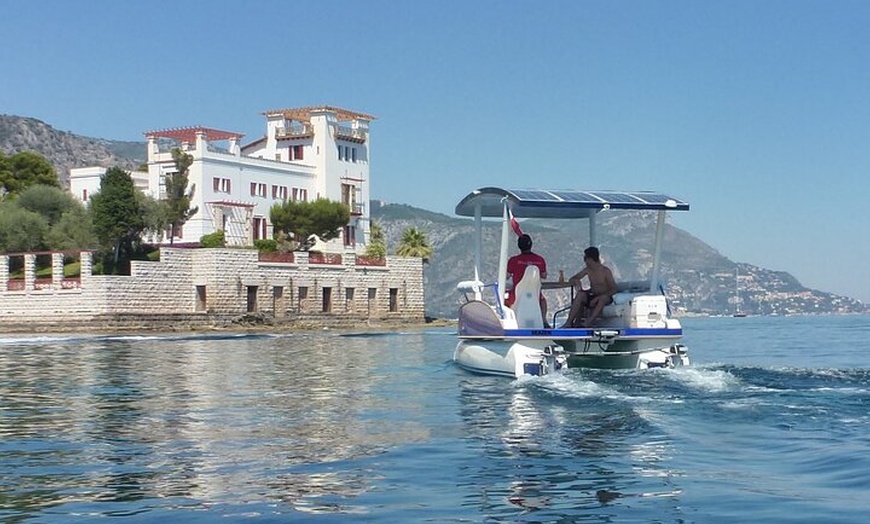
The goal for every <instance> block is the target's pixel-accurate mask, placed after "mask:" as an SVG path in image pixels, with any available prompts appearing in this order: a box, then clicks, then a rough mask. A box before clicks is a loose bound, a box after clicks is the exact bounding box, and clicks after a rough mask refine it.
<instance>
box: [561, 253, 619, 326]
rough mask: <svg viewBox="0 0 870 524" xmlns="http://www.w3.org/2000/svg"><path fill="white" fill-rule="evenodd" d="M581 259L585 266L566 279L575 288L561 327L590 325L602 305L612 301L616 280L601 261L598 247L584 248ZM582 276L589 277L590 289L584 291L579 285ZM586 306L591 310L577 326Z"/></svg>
mask: <svg viewBox="0 0 870 524" xmlns="http://www.w3.org/2000/svg"><path fill="white" fill-rule="evenodd" d="M583 260H584V261H585V262H586V267H584V268H583V269H582V270H581V271H580V272H579V273H577V274H576V275H574V276H573V277H571V278H569V279H568V282H570V283H571V284H572V285H573V286H574V289H575V290H576V296H575V297H574V302H573V303H572V304H571V311H570V312H569V313H568V320H567V321H566V322H565V325H564V326H563V327H569V328H570V327H589V326H591V325H592V323H593V322H595V321H596V320H597V319H598V317H599V316H601V311H603V310H604V306H606V305H607V304H610V303H611V302H613V295H614V294H615V293H616V281H615V280H614V279H613V273H612V272H611V271H610V269H609V268H608V267H607V266H605V265H604V264H602V263H601V258H600V254H599V253H598V248H597V247H588V248H586V251H584V252H583ZM583 277H589V284H590V289H589V290H588V291H584V290H583V289H582V288H581V287H580V280H581V279H582V278H583ZM587 307H588V308H589V309H590V310H591V312H590V313H589V314H588V315H587V316H586V319H585V321H584V322H583V324H582V325H581V326H577V324H578V322H579V321H580V319H581V318H583V315H582V314H581V313H583V310H584V309H586V308H587Z"/></svg>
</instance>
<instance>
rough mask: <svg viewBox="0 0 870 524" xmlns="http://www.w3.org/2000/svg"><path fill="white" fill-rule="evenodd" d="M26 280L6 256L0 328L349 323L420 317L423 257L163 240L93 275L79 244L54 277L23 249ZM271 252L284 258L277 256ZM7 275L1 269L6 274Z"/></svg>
mask: <svg viewBox="0 0 870 524" xmlns="http://www.w3.org/2000/svg"><path fill="white" fill-rule="evenodd" d="M23 257H24V268H25V271H24V279H23V283H22V281H21V279H18V280H16V281H12V280H10V279H9V275H10V273H9V255H2V256H0V285H2V283H4V282H6V283H7V284H6V285H5V286H3V287H2V288H0V329H2V328H4V327H9V326H13V325H17V326H20V325H32V326H33V327H34V328H36V327H40V326H52V327H59V328H62V327H64V326H65V325H69V326H76V327H78V326H85V327H86V326H87V324H88V323H89V322H92V323H93V325H95V326H96V325H99V326H100V327H110V326H112V325H118V326H119V327H130V325H135V324H145V325H147V326H150V327H152V328H153V327H156V326H159V325H160V323H161V322H166V323H167V328H169V327H170V324H184V325H187V326H189V327H196V326H200V325H201V326H203V327H205V326H214V325H227V324H228V323H233V322H237V321H239V319H242V321H244V319H245V318H247V319H248V320H249V321H251V322H267V323H271V324H275V325H292V324H294V323H297V324H306V325H322V326H330V327H333V326H335V327H344V326H347V327H353V326H356V325H365V324H369V323H377V324H389V323H396V324H400V323H406V322H415V323H416V322H423V321H424V295H423V265H422V261H421V259H419V258H410V257H398V256H387V257H386V262H385V264H383V265H377V264H372V262H371V261H370V260H360V263H359V264H357V261H356V256H355V255H354V254H352V253H350V254H341V255H340V256H335V255H333V256H331V257H328V258H326V259H323V260H322V261H324V262H328V263H323V264H310V263H309V253H304V252H301V253H294V254H293V256H292V257H289V258H290V259H291V260H292V261H281V260H277V261H276V260H265V258H266V257H264V260H263V261H261V260H260V258H259V253H258V252H257V251H256V250H252V249H179V248H167V247H164V248H161V250H160V260H159V261H157V262H143V261H133V262H131V268H130V273H131V274H130V276H118V275H93V274H91V267H92V256H91V253H89V252H82V253H81V254H80V257H81V268H82V270H81V276H80V277H79V278H78V279H77V280H76V279H64V278H63V263H62V259H63V254H62V253H53V254H52V257H53V258H52V278H51V280H50V281H46V279H40V281H39V282H38V283H37V279H36V278H35V273H36V271H35V260H36V255H35V254H24V255H23ZM271 258H272V259H275V258H281V257H271ZM4 277H5V278H4Z"/></svg>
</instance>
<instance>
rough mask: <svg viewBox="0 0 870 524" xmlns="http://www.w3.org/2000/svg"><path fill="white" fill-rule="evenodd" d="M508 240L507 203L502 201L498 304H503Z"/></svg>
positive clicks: (508, 220)
mask: <svg viewBox="0 0 870 524" xmlns="http://www.w3.org/2000/svg"><path fill="white" fill-rule="evenodd" d="M509 239H510V219H509V218H508V201H507V199H505V200H504V210H503V211H502V217H501V252H500V253H499V256H498V290H497V291H498V293H496V295H497V297H496V298H497V299H498V303H499V304H504V293H505V284H506V282H507V259H508V256H507V253H508V243H509Z"/></svg>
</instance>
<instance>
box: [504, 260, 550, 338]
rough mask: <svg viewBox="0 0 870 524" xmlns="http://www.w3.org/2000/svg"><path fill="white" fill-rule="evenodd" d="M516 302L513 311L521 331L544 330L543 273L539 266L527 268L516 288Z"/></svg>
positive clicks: (512, 307)
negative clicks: (542, 315) (542, 314)
mask: <svg viewBox="0 0 870 524" xmlns="http://www.w3.org/2000/svg"><path fill="white" fill-rule="evenodd" d="M514 296H515V297H516V299H515V300H514V304H513V306H511V309H513V311H514V315H515V316H516V318H517V327H518V328H520V329H543V327H544V319H543V318H542V317H541V300H540V298H541V273H540V271H539V270H538V266H533V265H529V266H526V271H525V273H523V278H522V279H520V281H519V283H518V284H517V285H516V286H515V287H514Z"/></svg>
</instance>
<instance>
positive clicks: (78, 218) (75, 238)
mask: <svg viewBox="0 0 870 524" xmlns="http://www.w3.org/2000/svg"><path fill="white" fill-rule="evenodd" d="M45 242H46V244H48V247H49V249H57V250H72V249H94V248H96V247H98V244H97V237H96V236H95V235H94V226H93V222H92V221H91V215H90V214H88V211H87V209H85V207H84V206H82V205H78V206H76V207H73V208H71V209H70V210H68V211H65V212H64V214H63V215H61V216H60V219H59V220H58V221H57V223H55V224H54V225H52V226H51V229H50V230H49V231H48V234H47V235H46V236H45Z"/></svg>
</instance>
